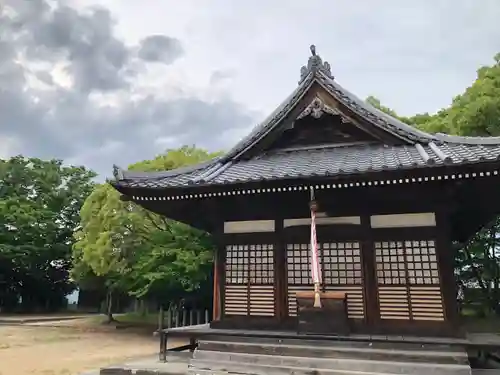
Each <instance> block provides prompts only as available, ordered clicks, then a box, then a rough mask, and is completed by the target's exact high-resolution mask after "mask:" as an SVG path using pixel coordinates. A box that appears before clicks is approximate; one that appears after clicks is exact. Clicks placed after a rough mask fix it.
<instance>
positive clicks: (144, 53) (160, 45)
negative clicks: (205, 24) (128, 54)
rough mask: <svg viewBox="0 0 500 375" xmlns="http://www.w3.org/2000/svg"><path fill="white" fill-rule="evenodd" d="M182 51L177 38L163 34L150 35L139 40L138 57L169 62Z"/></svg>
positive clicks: (145, 59)
mask: <svg viewBox="0 0 500 375" xmlns="http://www.w3.org/2000/svg"><path fill="white" fill-rule="evenodd" d="M183 53H184V51H183V49H182V45H181V43H180V41H179V40H177V39H175V38H171V37H168V36H165V35H151V36H148V37H146V38H144V39H142V40H141V42H140V48H139V52H138V56H139V58H141V59H142V60H144V61H149V62H162V63H164V64H171V63H173V62H174V61H175V60H177V58H179V57H180V56H182V54H183Z"/></svg>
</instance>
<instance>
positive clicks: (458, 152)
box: [118, 143, 500, 188]
mask: <svg viewBox="0 0 500 375" xmlns="http://www.w3.org/2000/svg"><path fill="white" fill-rule="evenodd" d="M418 147H422V148H423V150H424V151H425V153H426V154H427V155H429V157H430V158H431V159H432V160H434V162H433V165H434V166H442V165H449V164H451V165H463V164H471V163H476V162H480V161H495V160H498V158H499V157H500V145H464V144H451V143H450V144H441V145H439V146H437V148H436V149H435V150H433V148H432V147H430V146H429V145H420V146H417V145H405V146H384V145H375V146H374V145H371V146H355V147H353V146H349V147H332V148H322V149H315V150H295V151H282V152H275V153H272V154H267V155H262V156H259V157H257V158H253V159H250V160H240V161H238V162H236V163H234V164H231V165H227V164H226V165H225V166H222V167H220V168H219V173H217V171H216V172H215V173H214V172H213V171H212V172H210V174H212V175H213V178H212V179H209V180H208V181H207V180H203V179H202V180H199V181H197V180H196V179H197V178H198V177H199V176H200V174H203V173H204V172H206V171H207V169H208V168H205V169H200V170H196V171H194V172H189V173H186V174H178V175H172V176H166V177H157V178H154V179H153V178H152V179H145V178H138V179H134V178H128V179H124V180H121V181H119V182H118V184H119V185H122V186H128V187H150V188H168V187H187V186H202V185H212V186H213V185H225V184H235V183H241V182H257V181H265V180H282V179H289V178H303V177H312V176H340V175H349V174H356V173H363V172H380V171H395V170H409V169H414V168H420V167H425V166H427V165H428V162H427V161H426V160H425V159H424V158H423V157H422V154H421V152H419V150H418ZM437 153H442V154H444V155H446V156H447V157H448V159H449V160H450V161H446V160H443V159H442V158H440V157H439V155H437Z"/></svg>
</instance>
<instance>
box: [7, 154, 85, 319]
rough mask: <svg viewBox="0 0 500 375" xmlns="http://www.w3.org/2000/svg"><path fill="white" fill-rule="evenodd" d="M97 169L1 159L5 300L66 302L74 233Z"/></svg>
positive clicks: (40, 305) (29, 304)
mask: <svg viewBox="0 0 500 375" xmlns="http://www.w3.org/2000/svg"><path fill="white" fill-rule="evenodd" d="M94 177H95V173H94V172H92V171H90V170H87V169H86V168H84V167H72V166H64V165H63V163H62V161H60V160H48V161H46V160H41V159H37V158H25V157H23V156H16V157H13V158H11V159H9V160H0V218H1V221H0V305H3V306H4V307H5V308H7V309H9V308H15V307H16V305H17V302H18V301H19V300H21V301H22V306H23V308H24V309H26V310H32V309H46V308H55V307H57V306H58V305H59V306H60V305H61V304H62V303H63V301H64V298H65V296H66V295H67V294H68V293H69V292H71V290H72V289H73V288H74V286H73V284H72V283H71V281H70V278H69V268H70V266H71V246H72V243H73V233H74V231H75V229H76V228H77V226H78V224H79V211H80V208H81V206H82V204H83V202H84V200H85V199H86V197H87V196H88V194H89V193H90V191H91V190H92V188H93V183H92V179H93V178H94Z"/></svg>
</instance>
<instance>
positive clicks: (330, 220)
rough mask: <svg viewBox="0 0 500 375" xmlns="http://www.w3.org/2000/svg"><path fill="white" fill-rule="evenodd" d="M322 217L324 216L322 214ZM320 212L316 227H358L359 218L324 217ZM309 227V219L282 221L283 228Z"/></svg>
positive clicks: (317, 215) (317, 216)
mask: <svg viewBox="0 0 500 375" xmlns="http://www.w3.org/2000/svg"><path fill="white" fill-rule="evenodd" d="M323 215H324V214H323ZM323 215H321V212H318V213H317V214H316V225H338V224H352V225H360V224H361V218H360V217H359V216H338V217H325V216H323ZM305 225H311V218H310V217H309V218H307V217H306V218H301V219H285V220H283V227H284V228H288V227H297V226H305Z"/></svg>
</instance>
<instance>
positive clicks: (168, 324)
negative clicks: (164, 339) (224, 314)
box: [158, 308, 212, 330]
mask: <svg viewBox="0 0 500 375" xmlns="http://www.w3.org/2000/svg"><path fill="white" fill-rule="evenodd" d="M211 319H212V317H211V316H210V311H209V310H194V309H192V310H187V309H179V308H170V309H168V310H166V311H165V310H163V309H160V311H159V314H158V329H159V330H162V329H165V328H177V327H188V326H194V325H198V324H207V323H210V321H211Z"/></svg>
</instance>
